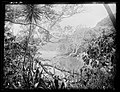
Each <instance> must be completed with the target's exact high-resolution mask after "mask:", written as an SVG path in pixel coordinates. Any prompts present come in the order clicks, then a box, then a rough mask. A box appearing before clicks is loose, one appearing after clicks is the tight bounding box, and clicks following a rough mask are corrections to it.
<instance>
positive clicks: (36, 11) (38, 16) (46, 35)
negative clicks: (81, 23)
mask: <svg viewBox="0 0 120 92" xmlns="http://www.w3.org/2000/svg"><path fill="white" fill-rule="evenodd" d="M55 6H57V5H50V4H43V5H36V4H23V5H9V4H7V5H6V6H5V10H6V11H5V22H6V23H8V22H9V23H12V24H13V25H14V24H17V25H21V27H25V28H23V29H22V30H21V32H22V33H23V34H22V35H23V36H21V38H22V40H21V39H18V40H16V38H20V35H21V34H20V35H19V37H18V36H16V38H15V39H14V40H15V43H14V42H10V44H9V46H11V44H13V45H14V44H15V46H16V45H17V46H18V47H16V48H19V49H18V51H16V49H15V50H14V49H13V48H12V52H10V54H11V53H12V54H14V55H13V56H16V57H13V58H16V59H18V58H20V59H19V60H17V61H18V62H20V68H21V69H20V71H21V73H20V74H21V80H22V79H23V80H24V81H23V86H24V87H25V88H31V87H33V85H35V84H34V78H35V77H34V76H35V72H34V70H33V62H37V63H39V62H41V61H42V60H44V59H41V58H40V61H39V60H38V59H37V58H35V55H36V54H37V53H36V52H37V50H38V49H37V46H36V45H35V44H36V42H38V41H37V40H39V42H40V43H41V45H44V44H47V43H48V42H51V41H50V39H51V37H54V36H53V35H51V34H50V30H51V29H52V27H53V26H54V25H55V24H56V23H58V22H59V21H60V20H62V19H63V18H67V17H70V16H72V15H74V14H76V13H80V12H81V11H82V7H81V5H63V6H62V8H61V9H62V10H61V11H60V12H57V11H56V10H54V9H53V8H55ZM78 9H79V11H78ZM68 10H71V11H68ZM46 23H47V24H48V25H49V26H47V24H46ZM43 25H44V26H43ZM37 27H38V28H39V30H37V31H38V33H39V34H38V35H40V36H41V38H39V39H34V32H35V28H37ZM9 31H10V30H9ZM24 34H25V35H24ZM35 41H36V42H35ZM8 42H9V41H8ZM34 42H35V43H34ZM9 46H8V47H9ZM6 47H7V46H6ZM6 47H5V48H6ZM8 49H9V50H10V48H8ZM5 51H7V50H6V49H5ZM13 52H16V53H17V52H18V53H20V54H19V55H17V54H16V53H13ZM6 54H7V53H6ZM6 54H4V55H6ZM7 57H9V55H7ZM13 60H14V59H12V60H11V61H13ZM5 61H7V60H6V59H5ZM7 63H8V62H7ZM39 65H40V66H41V68H42V69H43V70H44V72H46V73H47V74H49V75H51V76H52V74H51V73H49V72H48V71H47V69H46V68H45V67H44V66H43V65H42V64H40V63H39ZM5 69H6V68H5ZM36 72H37V71H36ZM39 72H40V71H39ZM17 82H18V81H17ZM20 84H21V85H22V83H20ZM13 85H14V84H13ZM14 87H15V88H17V87H16V85H14ZM21 87H22V86H21Z"/></svg>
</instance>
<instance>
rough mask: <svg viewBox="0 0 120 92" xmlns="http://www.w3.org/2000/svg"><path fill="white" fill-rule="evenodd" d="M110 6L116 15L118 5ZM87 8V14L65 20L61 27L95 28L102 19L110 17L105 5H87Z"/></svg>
mask: <svg viewBox="0 0 120 92" xmlns="http://www.w3.org/2000/svg"><path fill="white" fill-rule="evenodd" d="M109 6H110V8H111V10H112V12H113V13H116V4H109ZM85 8H86V12H84V13H80V14H76V15H74V16H72V17H70V18H66V19H63V21H62V22H61V26H65V25H72V26H77V25H80V24H81V25H85V26H88V27H94V26H95V25H96V24H97V23H98V22H99V21H100V20H101V19H103V18H105V17H106V16H107V15H108V13H107V11H106V9H105V7H104V6H103V4H85Z"/></svg>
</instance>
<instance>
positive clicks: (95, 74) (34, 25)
mask: <svg viewBox="0 0 120 92" xmlns="http://www.w3.org/2000/svg"><path fill="white" fill-rule="evenodd" d="M4 8H5V12H4V15H5V17H4V60H3V65H2V66H3V76H2V77H3V80H2V81H3V84H2V85H3V89H22V90H26V89H28V90H33V89H42V90H56V89H57V90H59V89H65V90H70V89H92V90H94V89H95V90H96V89H100V90H101V89H102V90H106V89H111V90H115V85H114V80H115V76H116V43H115V39H116V3H115V2H112V3H104V2H101V3H100V2H94V3H93V2H90V3H78V4H77V3H75V4H69V3H62V4H61V3H54V4H39V3H38V4H36V3H35V4H34V3H31V4H28V3H27V4H26V3H22V2H19V3H15V2H10V3H6V4H5V6H4Z"/></svg>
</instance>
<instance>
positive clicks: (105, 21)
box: [95, 14, 116, 27]
mask: <svg viewBox="0 0 120 92" xmlns="http://www.w3.org/2000/svg"><path fill="white" fill-rule="evenodd" d="M114 16H115V18H116V14H114ZM99 26H113V25H112V21H111V20H110V18H109V16H107V17H105V18H104V19H102V20H101V21H100V22H98V23H97V24H96V26H95V27H99Z"/></svg>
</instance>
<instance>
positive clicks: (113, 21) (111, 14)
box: [104, 4, 116, 29]
mask: <svg viewBox="0 0 120 92" xmlns="http://www.w3.org/2000/svg"><path fill="white" fill-rule="evenodd" d="M104 7H105V9H106V11H107V13H108V15H109V17H110V19H111V21H112V23H113V26H114V27H115V29H116V19H115V17H114V15H113V13H112V11H111V9H110V7H109V5H108V4H104Z"/></svg>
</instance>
